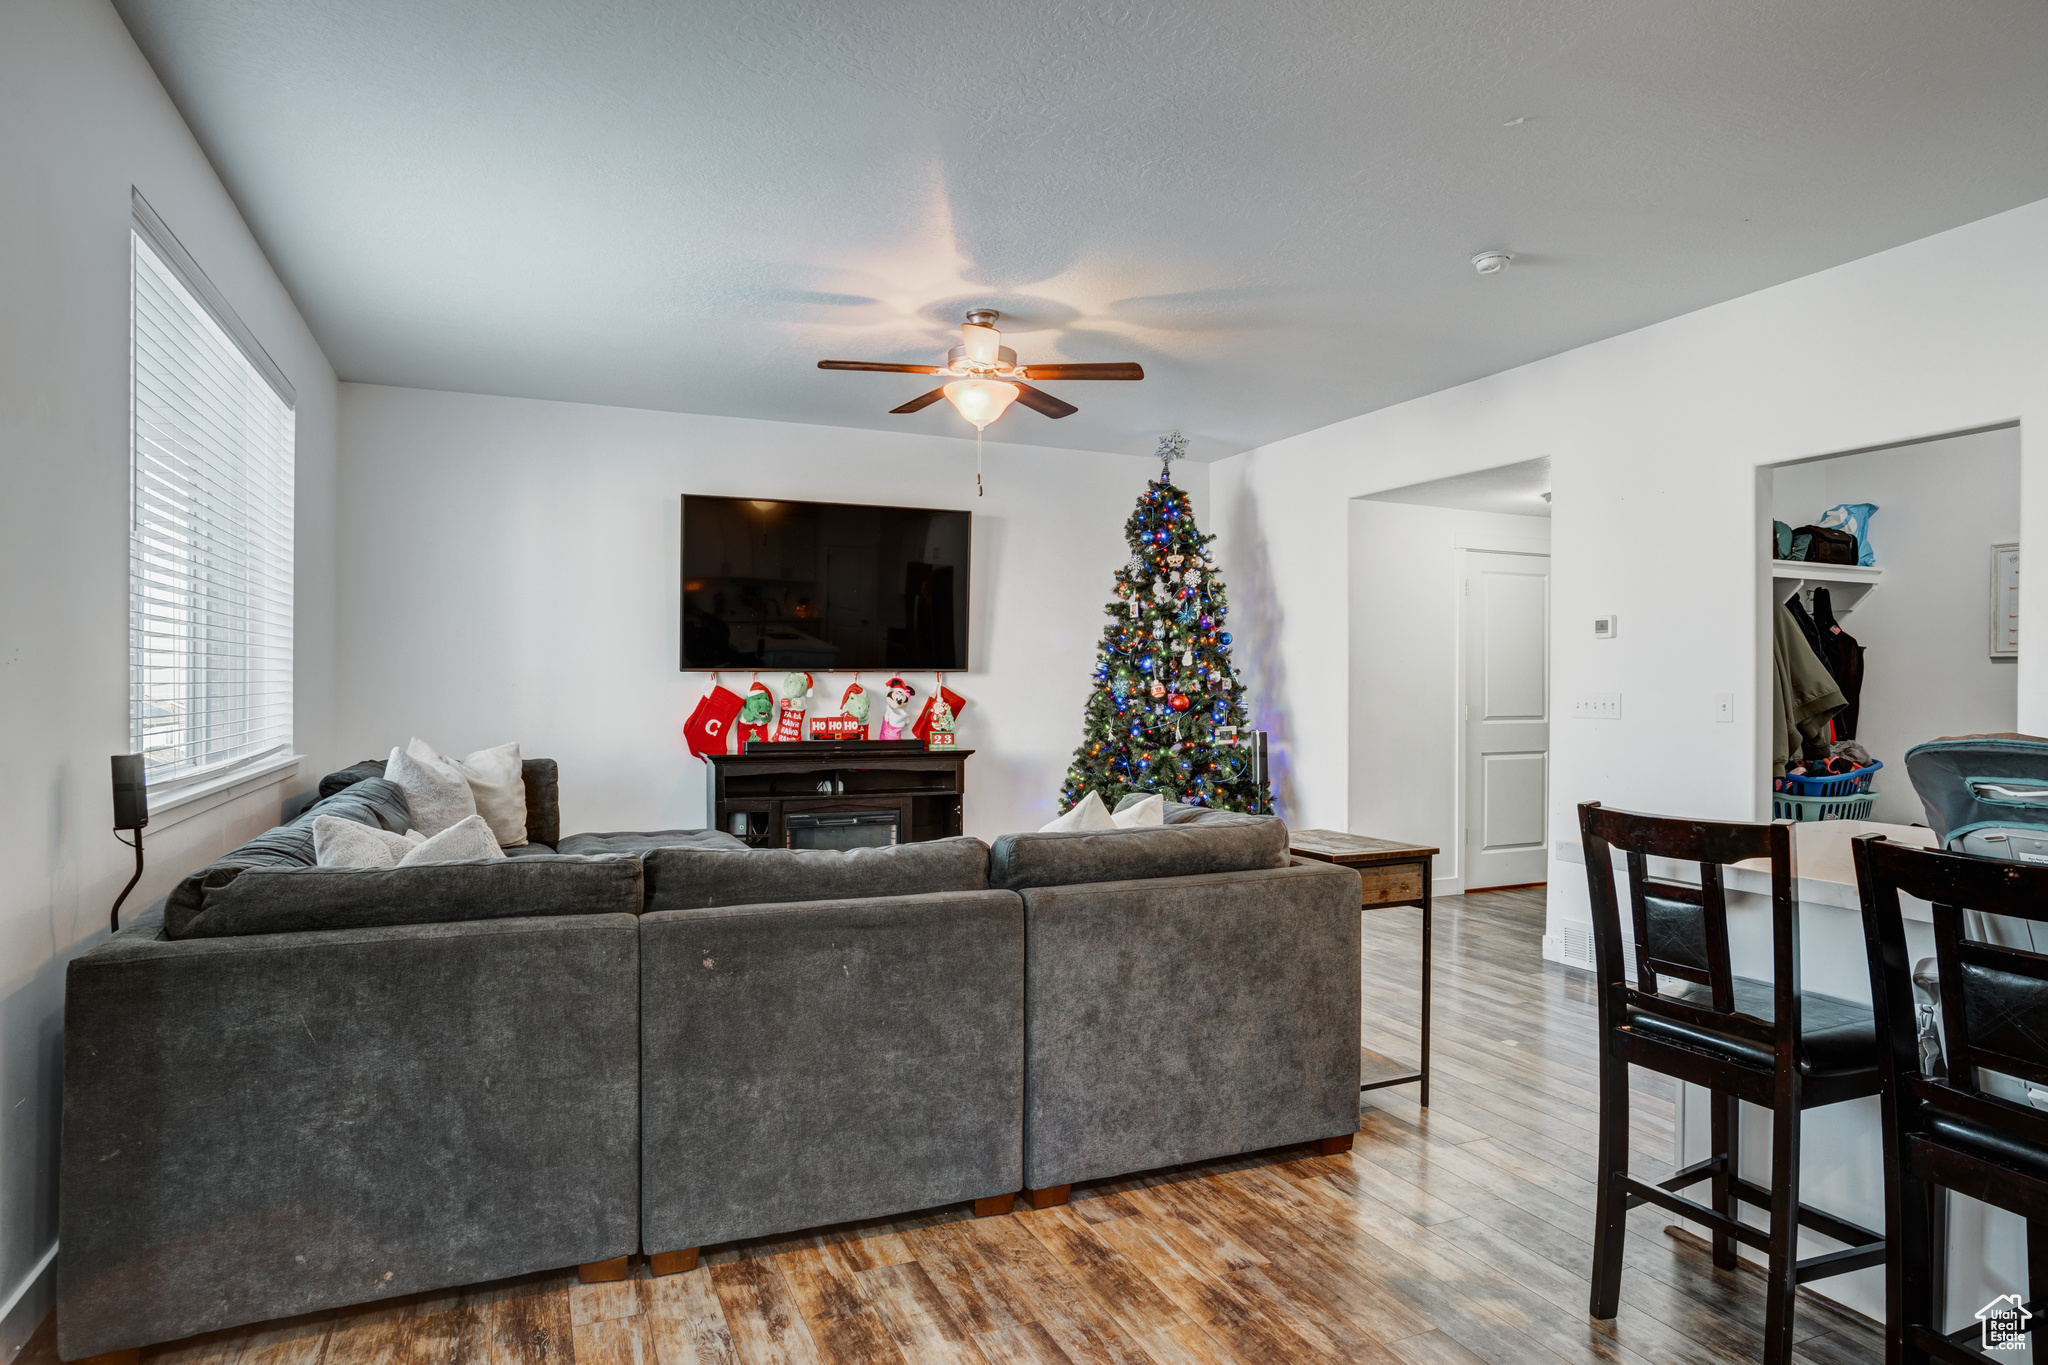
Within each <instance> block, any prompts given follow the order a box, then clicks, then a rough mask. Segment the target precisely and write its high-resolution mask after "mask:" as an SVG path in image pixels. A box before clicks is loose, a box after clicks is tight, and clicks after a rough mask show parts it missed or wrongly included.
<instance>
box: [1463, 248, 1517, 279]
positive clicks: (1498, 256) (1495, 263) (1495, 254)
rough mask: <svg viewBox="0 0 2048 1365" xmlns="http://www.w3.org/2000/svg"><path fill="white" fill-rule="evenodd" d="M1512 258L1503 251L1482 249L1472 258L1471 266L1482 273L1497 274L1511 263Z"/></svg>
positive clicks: (1512, 261)
mask: <svg viewBox="0 0 2048 1365" xmlns="http://www.w3.org/2000/svg"><path fill="white" fill-rule="evenodd" d="M1514 259H1515V258H1514V257H1513V256H1512V255H1510V254H1509V253H1507V252H1505V251H1482V252H1480V253H1479V254H1478V255H1477V256H1474V257H1473V258H1472V268H1473V269H1474V270H1476V271H1478V272H1479V273H1480V274H1482V275H1498V274H1500V272H1501V271H1503V270H1506V269H1507V268H1508V266H1509V265H1511V264H1513V263H1514Z"/></svg>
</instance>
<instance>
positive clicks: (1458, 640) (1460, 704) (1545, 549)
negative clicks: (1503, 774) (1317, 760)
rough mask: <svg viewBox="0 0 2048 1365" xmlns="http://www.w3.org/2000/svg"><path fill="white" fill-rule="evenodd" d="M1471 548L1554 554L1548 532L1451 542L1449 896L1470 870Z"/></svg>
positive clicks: (1546, 652)
mask: <svg viewBox="0 0 2048 1365" xmlns="http://www.w3.org/2000/svg"><path fill="white" fill-rule="evenodd" d="M1473 550H1476V551H1479V552H1480V553H1482V554H1495V555H1540V556H1542V557H1543V558H1545V559H1548V558H1550V537H1548V536H1511V535H1506V534H1497V533H1490V532H1481V531H1460V532H1458V534H1457V536H1456V537H1455V538H1454V540H1453V542H1452V553H1451V599H1452V601H1453V602H1455V603H1456V604H1457V613H1456V619H1455V620H1454V621H1453V622H1452V630H1451V651H1452V663H1451V676H1452V677H1453V678H1454V679H1456V685H1455V686H1453V687H1452V688H1451V754H1452V759H1451V761H1452V763H1453V764H1455V765H1456V766H1455V768H1454V769H1453V772H1452V778H1451V828H1452V829H1454V830H1456V831H1457V832H1458V848H1457V856H1456V859H1455V861H1454V863H1453V866H1454V867H1455V869H1456V875H1455V877H1454V878H1439V879H1438V881H1437V894H1439V895H1446V896H1449V895H1462V894H1464V891H1465V875H1466V873H1467V871H1468V870H1469V869H1467V867H1466V866H1465V849H1466V844H1467V841H1468V839H1469V837H1470V832H1469V831H1468V830H1467V829H1466V828H1465V802H1466V797H1467V795H1468V792H1467V786H1468V784H1467V782H1466V780H1465V773H1466V769H1467V764H1466V761H1465V760H1466V759H1467V757H1468V756H1469V755H1468V754H1467V752H1466V744H1465V683H1466V678H1465V665H1466V663H1467V662H1468V660H1467V658H1466V650H1465V627H1466V624H1467V621H1466V617H1467V614H1468V613H1469V612H1470V611H1471V609H1472V604H1471V599H1470V598H1468V597H1466V596H1465V588H1464V585H1465V582H1466V580H1467V579H1468V578H1470V577H1471V573H1472V556H1471V555H1470V554H1469V553H1468V551H1473ZM1546 615H1548V616H1549V618H1550V620H1549V622H1548V627H1547V629H1546V630H1545V632H1544V639H1543V665H1544V673H1545V677H1544V695H1545V696H1546V697H1548V698H1549V701H1550V718H1551V720H1550V723H1551V724H1552V725H1553V726H1555V725H1556V724H1557V694H1556V692H1555V691H1554V690H1553V689H1552V688H1551V687H1550V678H1549V672H1550V668H1551V665H1552V662H1553V660H1554V659H1555V657H1556V643H1557V641H1556V636H1555V631H1556V626H1557V619H1556V613H1555V612H1549V611H1547V610H1546ZM1546 752H1551V753H1554V752H1556V737H1555V736H1553V737H1552V739H1551V747H1550V749H1549V750H1547V751H1546ZM1544 786H1545V791H1544V793H1543V823H1544V827H1545V839H1544V842H1545V843H1546V844H1548V843H1550V842H1551V840H1550V839H1549V834H1548V830H1549V824H1550V792H1549V790H1548V787H1549V783H1548V781H1547V780H1546V782H1545V784H1544ZM1446 881H1451V882H1452V883H1453V884H1452V885H1449V886H1446V885H1444V883H1445V882H1446Z"/></svg>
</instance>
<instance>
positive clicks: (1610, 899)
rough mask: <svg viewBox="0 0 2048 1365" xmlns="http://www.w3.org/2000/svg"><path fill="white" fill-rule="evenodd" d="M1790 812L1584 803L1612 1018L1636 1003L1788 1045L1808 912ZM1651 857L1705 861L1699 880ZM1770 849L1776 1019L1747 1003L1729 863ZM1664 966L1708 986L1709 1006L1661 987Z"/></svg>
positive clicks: (1599, 957) (1605, 1008)
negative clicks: (1734, 945) (1643, 810)
mask: <svg viewBox="0 0 2048 1365" xmlns="http://www.w3.org/2000/svg"><path fill="white" fill-rule="evenodd" d="M1791 829H1792V826H1791V822H1790V821H1785V820H1780V821H1776V822H1774V823H1772V824H1767V825H1765V824H1737V823H1733V822H1728V821H1717V820H1689V819H1684V818H1678V817H1672V816H1663V815H1638V814H1635V813H1633V812H1630V811H1622V810H1610V809H1608V808H1607V807H1605V806H1602V805H1601V804H1600V803H1599V802H1597V801H1587V802H1584V803H1583V804H1581V805H1580V806H1579V831H1580V836H1581V838H1582V840H1583V843H1584V847H1585V854H1586V871H1587V880H1588V884H1589V886H1590V887H1591V888H1592V901H1593V962H1594V969H1595V971H1596V973H1597V974H1598V975H1599V978H1600V989H1601V1000H1600V1007H1601V1014H1602V1022H1603V1023H1604V1024H1618V1023H1619V1022H1620V1021H1621V1020H1624V1019H1626V1018H1627V1017H1628V1009H1629V1008H1630V1007H1633V1008H1635V1009H1637V1010H1642V1011H1645V1012H1648V1013H1651V1014H1658V1015H1662V1016H1664V1017H1665V1018H1667V1019H1671V1020H1673V1021H1674V1022H1677V1023H1682V1024H1689V1025H1692V1026H1695V1027H1705V1028H1710V1029H1713V1030H1715V1031H1717V1032H1720V1033H1725V1034H1732V1035H1734V1036H1736V1037H1739V1038H1743V1039H1745V1040H1747V1041H1749V1042H1753V1043H1757V1044H1760V1045H1762V1046H1764V1047H1770V1048H1777V1047H1778V1045H1779V1044H1780V1042H1781V1041H1782V1042H1784V1043H1786V1044H1787V1045H1788V1046H1787V1047H1785V1048H1784V1049H1782V1050H1781V1051H1780V1055H1781V1056H1785V1057H1791V1056H1792V1055H1793V1053H1792V1051H1791V1048H1792V1047H1793V1046H1796V1040H1797V1039H1798V1037H1799V916H1798V914H1797V908H1796V906H1795V904H1794V901H1793V889H1792V888H1793V867H1792V834H1791ZM1614 848H1618V849H1620V850H1621V851H1622V853H1623V854H1624V855H1625V857H1626V861H1627V866H1628V889H1629V908H1630V912H1631V918H1632V920H1633V924H1634V929H1635V944H1636V980H1635V983H1634V984H1633V985H1631V984H1630V983H1629V982H1628V981H1627V980H1626V975H1627V972H1626V968H1625V966H1624V964H1623V958H1622V951H1621V909H1620V898H1619V896H1618V894H1617V890H1616V887H1615V882H1614V860H1613V856H1612V855H1611V854H1610V852H1609V850H1610V849H1614ZM1651 858H1672V859H1677V860H1679V861H1681V862H1690V863H1697V864H1698V865H1699V874H1700V880H1699V885H1697V886H1693V885H1689V884H1687V883H1685V882H1675V881H1670V880H1666V879H1663V878H1656V877H1652V876H1651V875H1650V872H1649V860H1650V859H1651ZM1750 859H1766V860H1768V861H1769V863H1770V867H1771V907H1772V933H1771V948H1772V954H1771V956H1772V965H1773V972H1774V974H1773V977H1772V980H1773V993H1772V995H1773V1005H1774V1009H1775V1012H1774V1016H1773V1018H1771V1019H1768V1020H1765V1019H1759V1018H1757V1017H1755V1016H1754V1015H1749V1014H1742V1013H1738V1012H1737V1011H1736V1008H1735V973H1734V970H1733V968H1732V967H1731V965H1730V963H1729V960H1728V903H1727V896H1726V892H1725V891H1724V889H1723V886H1722V880H1721V869H1722V867H1723V866H1725V865H1727V864H1729V863H1739V862H1746V861H1748V860H1750ZM1659 976H1671V977H1676V978H1678V979H1679V980H1681V981H1689V982H1693V983H1695V984H1697V985H1701V986H1705V987H1706V988H1707V989H1708V992H1709V993H1710V997H1711V1005H1710V1007H1709V1008H1707V1009H1701V1008H1700V1007H1699V1006H1697V1005H1694V1004H1689V1003H1687V1002H1684V1001H1680V1000H1674V999H1672V998H1670V997H1669V996H1662V995H1659V994H1657V978H1658V977H1659Z"/></svg>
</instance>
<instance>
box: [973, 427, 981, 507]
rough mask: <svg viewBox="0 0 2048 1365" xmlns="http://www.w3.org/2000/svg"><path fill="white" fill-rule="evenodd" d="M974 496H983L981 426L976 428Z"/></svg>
mask: <svg viewBox="0 0 2048 1365" xmlns="http://www.w3.org/2000/svg"><path fill="white" fill-rule="evenodd" d="M974 496H975V497H977V498H978V497H980V496H982V488H981V428H980V427H976V428H975V429H974Z"/></svg>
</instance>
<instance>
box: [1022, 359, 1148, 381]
mask: <svg viewBox="0 0 2048 1365" xmlns="http://www.w3.org/2000/svg"><path fill="white" fill-rule="evenodd" d="M1024 377H1025V378H1026V379H1143V378H1144V377H1145V367H1144V366H1142V365H1139V364H1137V363H1136V362H1134V361H1129V360H1119V361H1115V362H1113V363H1111V364H1108V365H1026V366H1025V367H1024Z"/></svg>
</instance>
